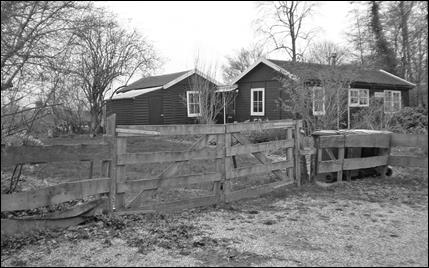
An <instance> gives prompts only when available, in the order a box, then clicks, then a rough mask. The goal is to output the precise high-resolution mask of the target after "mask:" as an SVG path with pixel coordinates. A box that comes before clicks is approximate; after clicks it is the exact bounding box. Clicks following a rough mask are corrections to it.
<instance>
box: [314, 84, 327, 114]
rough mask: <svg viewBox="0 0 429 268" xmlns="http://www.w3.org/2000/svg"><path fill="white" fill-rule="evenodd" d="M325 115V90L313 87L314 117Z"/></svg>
mask: <svg viewBox="0 0 429 268" xmlns="http://www.w3.org/2000/svg"><path fill="white" fill-rule="evenodd" d="M324 114H325V90H324V89H323V87H313V115H324Z"/></svg>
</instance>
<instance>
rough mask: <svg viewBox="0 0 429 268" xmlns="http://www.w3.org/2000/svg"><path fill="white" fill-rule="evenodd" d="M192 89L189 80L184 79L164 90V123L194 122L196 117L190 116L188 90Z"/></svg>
mask: <svg viewBox="0 0 429 268" xmlns="http://www.w3.org/2000/svg"><path fill="white" fill-rule="evenodd" d="M187 90H190V87H189V84H188V81H187V80H185V81H182V82H180V83H178V84H176V85H174V86H172V87H169V88H167V89H165V90H163V94H164V124H193V123H195V119H194V118H191V117H188V111H187V108H186V91H187Z"/></svg>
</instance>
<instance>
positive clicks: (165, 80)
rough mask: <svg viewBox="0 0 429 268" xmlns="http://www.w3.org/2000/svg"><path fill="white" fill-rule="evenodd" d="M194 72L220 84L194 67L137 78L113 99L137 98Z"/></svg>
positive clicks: (167, 86) (181, 79) (176, 81)
mask: <svg viewBox="0 0 429 268" xmlns="http://www.w3.org/2000/svg"><path fill="white" fill-rule="evenodd" d="M193 74H198V75H199V76H201V77H203V78H205V79H207V80H208V81H210V82H212V83H213V84H215V85H219V82H218V81H216V80H215V79H213V78H211V77H209V76H208V75H206V74H204V73H202V72H201V71H199V70H198V69H193V70H188V71H183V72H178V73H171V74H164V75H157V76H149V77H144V78H142V79H139V80H137V81H136V82H134V83H132V84H131V85H129V86H126V87H124V88H121V89H120V90H118V91H117V92H116V93H115V94H113V96H112V98H111V99H112V100H115V99H129V98H135V97H137V96H140V95H142V94H146V93H149V92H152V91H155V90H160V89H167V88H169V87H171V86H173V85H175V84H177V83H179V82H180V81H183V80H184V79H186V78H188V77H190V76H191V75H193Z"/></svg>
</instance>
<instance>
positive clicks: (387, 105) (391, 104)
mask: <svg viewBox="0 0 429 268" xmlns="http://www.w3.org/2000/svg"><path fill="white" fill-rule="evenodd" d="M401 98H402V97H401V91H396V90H385V91H384V112H385V113H395V112H398V111H399V110H401Z"/></svg>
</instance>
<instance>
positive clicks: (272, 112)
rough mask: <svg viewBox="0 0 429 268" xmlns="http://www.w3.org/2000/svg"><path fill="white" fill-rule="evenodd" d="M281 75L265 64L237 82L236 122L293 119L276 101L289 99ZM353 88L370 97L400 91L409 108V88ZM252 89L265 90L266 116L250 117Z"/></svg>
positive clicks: (362, 85)
mask: <svg viewBox="0 0 429 268" xmlns="http://www.w3.org/2000/svg"><path fill="white" fill-rule="evenodd" d="M281 79H282V78H281V74H280V73H279V72H277V71H275V70H273V69H271V68H270V67H268V66H266V65H265V64H259V65H258V66H256V67H255V68H254V69H253V70H252V71H250V72H249V73H248V74H246V75H245V76H244V77H242V78H241V79H240V81H238V82H237V85H238V90H239V92H238V96H237V98H236V100H235V101H236V104H235V105H236V112H235V120H236V121H238V122H243V121H246V120H252V121H253V120H254V119H257V118H259V119H270V120H276V119H287V118H292V114H291V113H290V112H285V111H282V109H281V108H280V107H279V106H278V103H277V102H276V100H278V99H279V98H282V99H287V98H288V96H286V93H285V92H284V91H283V90H282V83H281V82H280V80H281ZM352 87H356V88H368V89H369V90H370V96H374V92H382V91H383V90H400V91H401V92H402V93H401V95H402V106H409V88H404V87H394V86H389V85H373V84H363V83H353V84H352ZM251 88H265V115H264V116H251V115H250V100H251V99H250V91H251Z"/></svg>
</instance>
